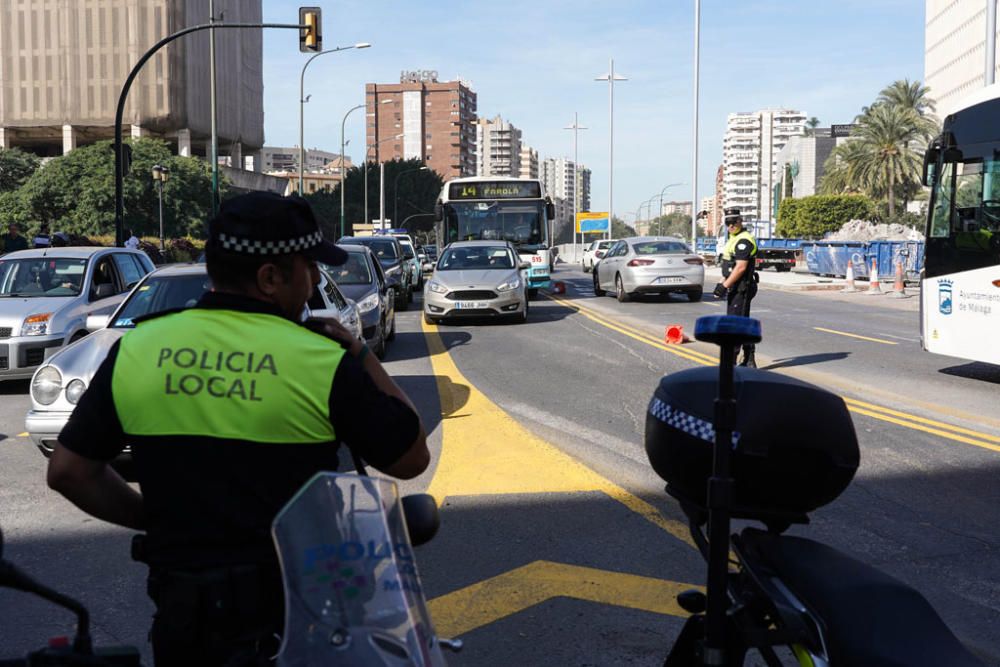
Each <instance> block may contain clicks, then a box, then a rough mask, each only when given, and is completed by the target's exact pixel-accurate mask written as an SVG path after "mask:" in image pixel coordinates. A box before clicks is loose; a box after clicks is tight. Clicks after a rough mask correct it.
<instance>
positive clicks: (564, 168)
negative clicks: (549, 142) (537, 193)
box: [539, 157, 590, 229]
mask: <svg viewBox="0 0 1000 667" xmlns="http://www.w3.org/2000/svg"><path fill="white" fill-rule="evenodd" d="M539 178H541V181H542V187H544V188H545V194H546V195H548V196H549V197H551V198H552V202H553V203H554V204H555V206H556V228H557V229H558V228H560V227H561V226H562V225H567V224H571V223H572V222H573V198H574V197H576V198H577V207H578V210H580V211H589V210H590V169H587V168H586V167H585V166H583V165H579V167H578V168H577V170H576V179H575V181H574V178H573V161H572V160H570V159H568V158H564V157H560V158H546V159H545V160H543V161H542V165H541V169H540V170H539Z"/></svg>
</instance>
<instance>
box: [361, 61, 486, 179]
mask: <svg viewBox="0 0 1000 667" xmlns="http://www.w3.org/2000/svg"><path fill="white" fill-rule="evenodd" d="M365 104H366V107H367V108H366V109H365V112H366V115H367V123H366V125H367V130H366V146H367V152H368V160H369V161H372V162H382V161H389V160H410V159H417V160H421V161H423V162H424V163H426V164H427V166H428V167H430V168H431V169H433V170H434V171H436V172H437V173H438V175H440V176H441V178H443V179H445V180H448V179H450V178H459V177H462V176H475V175H476V94H475V93H474V92H472V89H471V88H470V86H469V84H467V83H464V82H462V81H444V82H439V81H438V74H437V72H435V71H433V70H419V71H412V72H409V71H408V72H403V73H402V74H401V75H400V78H399V83H368V84H365ZM397 135H403V136H402V137H400V138H396V136H397ZM356 157H357V159H359V160H363V159H364V156H356Z"/></svg>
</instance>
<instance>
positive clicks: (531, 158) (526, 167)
mask: <svg viewBox="0 0 1000 667" xmlns="http://www.w3.org/2000/svg"><path fill="white" fill-rule="evenodd" d="M519 176H520V177H521V178H538V151H536V150H535V149H534V148H532V147H531V146H527V145H525V144H524V143H522V144H521V172H520V174H519Z"/></svg>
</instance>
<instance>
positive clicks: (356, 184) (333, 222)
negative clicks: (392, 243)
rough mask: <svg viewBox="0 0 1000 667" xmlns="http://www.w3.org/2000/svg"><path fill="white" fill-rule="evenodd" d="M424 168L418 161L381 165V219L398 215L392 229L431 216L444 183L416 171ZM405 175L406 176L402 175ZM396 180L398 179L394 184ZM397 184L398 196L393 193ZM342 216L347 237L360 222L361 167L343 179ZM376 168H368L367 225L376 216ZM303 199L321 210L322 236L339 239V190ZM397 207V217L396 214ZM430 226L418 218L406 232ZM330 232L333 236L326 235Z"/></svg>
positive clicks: (362, 206) (432, 173)
mask: <svg viewBox="0 0 1000 667" xmlns="http://www.w3.org/2000/svg"><path fill="white" fill-rule="evenodd" d="M423 166H425V165H424V163H423V162H421V161H420V160H418V159H411V160H392V161H390V162H386V163H385V215H386V217H387V218H390V219H391V218H392V217H393V215H398V217H399V219H398V220H392V222H391V224H392V226H393V227H402V224H403V222H404V221H406V219H407V218H409V217H410V216H411V215H415V214H421V213H422V214H427V213H433V212H434V204H435V202H437V199H438V197H439V196H440V195H441V188H442V187H443V185H444V181H443V180H442V179H441V176H440V175H438V173H437V172H435V171H433V170H431V169H428V170H426V171H424V170H421V169H420V168H421V167H423ZM403 172H408V173H403ZM397 176H399V179H398V180H397V178H396V177H397ZM397 183H398V188H399V190H398V192H397V191H395V190H394V187H396V185H397ZM343 187H344V216H345V218H346V225H347V233H348V234H350V233H351V229H352V228H353V225H354V224H358V223H363V222H364V217H365V215H364V209H365V201H364V171H363V169H362V167H360V166H357V167H351V168H350V169H348V170H347V173H346V174H345V176H344V184H343ZM379 192H380V185H379V167H378V165H377V164H373V163H372V164H369V165H368V218H369V220H368V222H371V220H373V219H376V218H378V215H379ZM307 198H308V199H309V200H310V201H312V202H313V204H314V206H316V207H317V208H320V209H322V211H323V215H324V216H325V218H327V220H326V222H325V223H324V224H326V225H327V227H326V228H325V229H324V231H325V233H327V234H329V235H330V236H331V237H334V238H337V237H339V236H340V230H339V226H340V187H339V186H338V187H337V188H334V190H333V191H331V192H330V193H322V194H321V193H316V194H314V195H308V196H307ZM397 207H398V213H397V212H396V210H397ZM433 226H434V220H433V218H429V217H419V218H413V219H411V220H410V221H409V222H408V223H407V225H406V229H411V230H417V229H421V230H426V229H430V228H432V227H433ZM331 231H333V232H334V233H333V234H330V232H331Z"/></svg>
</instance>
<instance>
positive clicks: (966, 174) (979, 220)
mask: <svg viewBox="0 0 1000 667" xmlns="http://www.w3.org/2000/svg"><path fill="white" fill-rule="evenodd" d="M932 196H933V199H932V209H931V215H930V220H929V222H928V228H927V240H928V248H927V250H928V260H929V261H928V264H929V266H928V267H927V268H928V274H929V275H934V274H937V275H940V274H942V273H953V272H956V271H963V270H969V269H974V268H979V267H983V266H990V265H995V264H1000V142H992V143H981V144H967V145H965V146H962V147H961V148H960V149H959V148H956V147H950V148H948V149H947V150H946V151H944V158H943V160H942V162H941V163H940V172H939V174H938V176H937V177H936V178H935V179H934V190H933V194H932ZM934 255H937V256H936V257H934V259H932V256H934ZM935 260H937V261H935ZM934 264H938V266H933V265H934Z"/></svg>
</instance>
